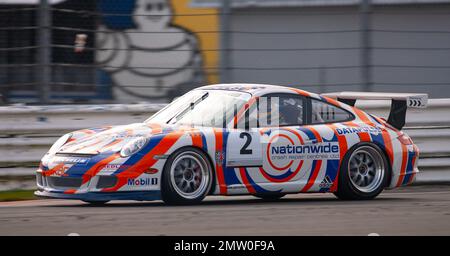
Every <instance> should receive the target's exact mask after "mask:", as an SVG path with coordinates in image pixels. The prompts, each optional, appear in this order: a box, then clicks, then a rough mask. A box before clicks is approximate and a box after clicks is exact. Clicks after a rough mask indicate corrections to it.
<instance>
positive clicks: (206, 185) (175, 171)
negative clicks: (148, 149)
mask: <svg viewBox="0 0 450 256" xmlns="http://www.w3.org/2000/svg"><path fill="white" fill-rule="evenodd" d="M183 159H187V160H183ZM194 159H196V160H197V161H198V162H195V161H196V160H194ZM191 160H192V161H193V162H192V163H191V166H192V168H190V167H189V164H188V163H189V161H191ZM182 161H188V162H183V163H187V167H186V168H185V169H184V170H183V169H182V167H184V165H183V164H181V162H182ZM196 164H197V165H198V166H199V167H200V168H201V169H200V171H198V170H199V168H196V167H194V166H195V165H196ZM177 166H179V168H177ZM180 173H182V175H180ZM188 173H191V174H189V175H188ZM199 173H201V175H199ZM180 177H181V178H180ZM198 180H200V181H199V182H198V183H199V184H198V186H199V187H198V188H197V189H194V188H195V186H197V184H196V183H197V181H198ZM213 180H214V176H213V167H212V164H211V162H210V161H209V159H208V157H207V156H206V155H205V154H204V153H203V152H202V151H201V150H199V149H197V148H192V147H187V148H182V149H180V150H178V151H176V152H174V153H173V154H172V155H170V157H169V158H168V159H167V162H166V164H165V166H164V170H163V173H162V177H161V197H162V200H163V201H164V202H165V203H166V204H170V205H185V204H196V203H199V202H201V201H202V200H203V199H204V198H205V196H206V195H208V194H209V192H210V191H211V186H212V183H213ZM185 183H186V184H188V185H186V186H184V184H185ZM190 189H192V190H193V191H192V192H189V191H184V190H190Z"/></svg>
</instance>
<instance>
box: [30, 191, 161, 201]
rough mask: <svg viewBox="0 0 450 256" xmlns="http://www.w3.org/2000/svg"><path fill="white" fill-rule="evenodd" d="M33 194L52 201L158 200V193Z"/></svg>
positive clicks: (159, 196)
mask: <svg viewBox="0 0 450 256" xmlns="http://www.w3.org/2000/svg"><path fill="white" fill-rule="evenodd" d="M34 194H35V195H36V196H38V197H44V198H53V199H75V200H82V201H92V202H95V201H111V200H136V201H153V200H160V199H161V193H160V191H123V192H108V193H107V192H86V193H79V194H66V193H64V192H56V191H52V192H50V191H45V190H37V191H35V192H34Z"/></svg>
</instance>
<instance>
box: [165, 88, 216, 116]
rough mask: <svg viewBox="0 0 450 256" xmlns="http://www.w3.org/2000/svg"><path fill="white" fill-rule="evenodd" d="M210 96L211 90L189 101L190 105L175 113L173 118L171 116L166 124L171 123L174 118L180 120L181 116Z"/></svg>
mask: <svg viewBox="0 0 450 256" xmlns="http://www.w3.org/2000/svg"><path fill="white" fill-rule="evenodd" d="M208 96H209V92H205V94H203V95H202V96H201V97H200V98H198V99H197V100H195V101H193V102H191V103H189V107H187V108H185V109H182V110H181V111H179V112H178V113H177V114H175V115H174V116H173V117H172V118H170V119H169V120H168V121H167V122H166V124H169V123H170V121H172V120H173V119H175V121H176V120H178V119H179V117H183V116H184V115H186V114H187V113H188V112H190V111H192V110H193V109H194V108H195V106H197V104H198V103H200V102H202V101H204V100H205V99H206V98H207V97H208Z"/></svg>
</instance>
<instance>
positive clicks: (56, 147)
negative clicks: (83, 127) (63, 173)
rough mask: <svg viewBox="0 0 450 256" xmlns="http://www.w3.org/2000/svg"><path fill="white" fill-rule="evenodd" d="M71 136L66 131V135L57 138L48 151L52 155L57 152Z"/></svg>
mask: <svg viewBox="0 0 450 256" xmlns="http://www.w3.org/2000/svg"><path fill="white" fill-rule="evenodd" d="M71 137H72V134H71V133H68V134H66V135H63V136H62V137H61V138H59V139H58V140H57V141H56V142H55V143H53V146H52V147H51V148H50V150H49V151H48V153H49V154H51V155H53V154H55V153H56V152H58V150H59V149H60V148H61V147H62V146H63V145H64V144H66V142H67V141H68V140H69V139H70V138H71Z"/></svg>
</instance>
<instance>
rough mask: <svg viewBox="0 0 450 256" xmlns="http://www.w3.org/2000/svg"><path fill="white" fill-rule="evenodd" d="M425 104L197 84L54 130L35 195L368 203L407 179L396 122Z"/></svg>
mask: <svg viewBox="0 0 450 256" xmlns="http://www.w3.org/2000/svg"><path fill="white" fill-rule="evenodd" d="M359 99H369V100H391V101H392V105H391V112H390V115H389V118H388V119H387V120H386V119H383V118H380V117H377V116H374V115H371V114H368V113H366V112H364V111H362V110H360V109H358V108H356V107H354V105H355V102H356V101H357V100H359ZM426 103H427V95H426V94H404V93H397V94H391V93H389V94H388V93H358V92H341V93H329V94H322V95H318V94H314V93H310V92H306V91H303V90H299V89H294V88H289V87H281V86H275V85H260V84H218V85H210V86H204V87H200V88H197V89H195V90H193V91H191V92H189V93H187V94H185V95H184V96H182V97H180V98H178V99H177V100H175V101H174V102H172V103H171V104H169V105H167V106H166V107H165V108H163V109H162V110H161V111H159V112H158V113H156V114H155V115H153V116H152V117H150V118H149V119H148V120H146V121H144V122H143V123H136V124H129V125H121V126H106V127H100V128H91V129H85V130H79V131H75V132H72V133H69V134H66V135H64V136H62V137H61V138H60V139H58V140H57V141H56V142H55V144H54V145H53V146H52V147H51V149H50V150H49V152H48V153H47V154H46V155H45V156H44V157H43V158H42V161H41V163H40V166H39V169H38V170H37V174H36V176H37V185H38V190H37V191H36V192H35V194H36V195H38V196H42V197H49V198H66V199H79V200H83V201H86V202H90V203H105V202H107V201H110V200H158V199H162V200H164V201H165V202H166V203H171V204H184V203H196V202H199V201H201V200H202V199H203V198H204V197H205V196H206V195H241V194H251V195H255V196H257V197H260V198H263V199H271V200H272V199H277V198H281V197H282V196H284V195H285V194H289V193H305V192H332V193H334V194H335V195H336V196H337V197H338V198H341V199H371V198H374V197H376V196H377V195H378V194H379V193H380V192H381V191H382V190H383V189H385V188H395V187H399V186H403V185H408V184H410V183H412V182H413V181H414V177H415V175H416V174H417V172H418V168H417V161H418V157H419V150H418V148H417V146H416V145H414V144H413V142H412V140H411V139H410V138H409V137H408V136H407V135H406V134H405V133H404V132H403V131H401V129H402V128H403V126H404V124H405V116H406V109H407V108H408V107H425V106H426Z"/></svg>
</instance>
